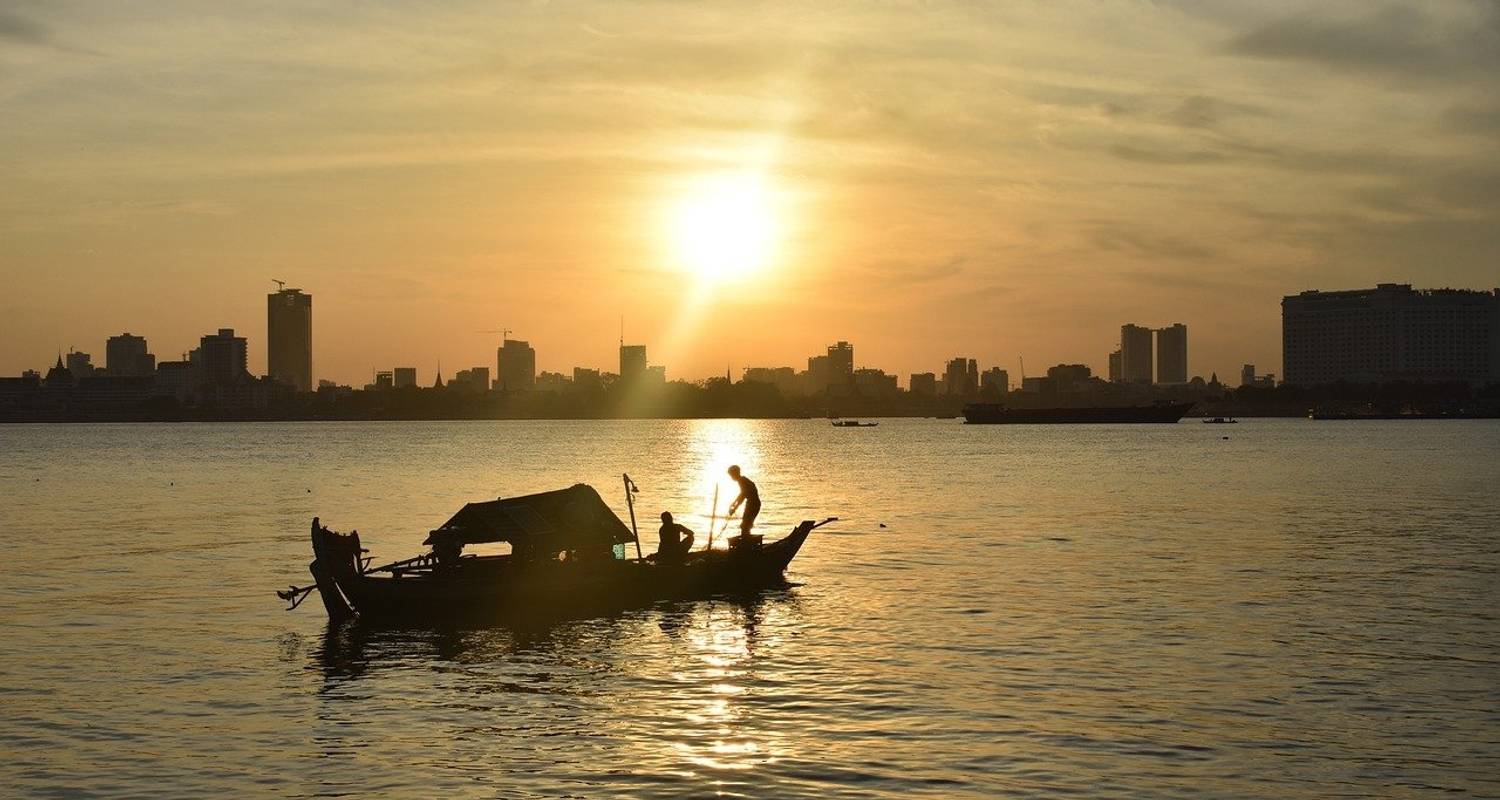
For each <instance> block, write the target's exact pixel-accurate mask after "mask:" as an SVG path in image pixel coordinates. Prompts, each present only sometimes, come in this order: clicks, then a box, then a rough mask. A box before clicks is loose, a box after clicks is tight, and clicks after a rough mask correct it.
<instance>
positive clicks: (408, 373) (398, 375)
mask: <svg viewBox="0 0 1500 800" xmlns="http://www.w3.org/2000/svg"><path fill="white" fill-rule="evenodd" d="M391 385H392V386H393V387H394V388H397V389H405V388H406V387H408V386H412V387H415V386H416V385H417V368H416V367H396V368H395V369H393V370H391Z"/></svg>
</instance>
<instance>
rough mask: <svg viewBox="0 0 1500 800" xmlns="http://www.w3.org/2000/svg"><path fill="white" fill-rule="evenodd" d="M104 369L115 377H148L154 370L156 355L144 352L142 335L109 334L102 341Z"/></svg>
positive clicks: (144, 340) (144, 343)
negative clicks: (109, 335)
mask: <svg viewBox="0 0 1500 800" xmlns="http://www.w3.org/2000/svg"><path fill="white" fill-rule="evenodd" d="M104 371H105V372H107V373H109V374H110V375H113V376H115V377H149V376H151V375H152V374H154V373H155V372H156V356H154V355H151V354H150V353H148V352H146V338H145V337H144V336H133V335H131V334H129V333H122V334H120V335H119V336H111V337H109V340H108V341H106V342H105V343H104Z"/></svg>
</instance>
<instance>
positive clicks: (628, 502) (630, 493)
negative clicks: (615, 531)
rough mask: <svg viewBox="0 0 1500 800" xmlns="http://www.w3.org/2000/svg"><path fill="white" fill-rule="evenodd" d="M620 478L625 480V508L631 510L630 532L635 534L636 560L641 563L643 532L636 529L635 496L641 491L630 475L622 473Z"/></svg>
mask: <svg viewBox="0 0 1500 800" xmlns="http://www.w3.org/2000/svg"><path fill="white" fill-rule="evenodd" d="M620 477H621V478H624V479H625V507H626V508H629V509H630V532H631V533H633V534H635V559H636V560H637V561H641V560H643V558H644V557H643V556H642V555H641V532H640V531H639V530H636V527H635V496H634V495H635V493H636V492H637V491H639V489H637V488H636V485H635V481H633V480H631V479H630V476H629V475H627V474H625V473H623V472H622V473H620Z"/></svg>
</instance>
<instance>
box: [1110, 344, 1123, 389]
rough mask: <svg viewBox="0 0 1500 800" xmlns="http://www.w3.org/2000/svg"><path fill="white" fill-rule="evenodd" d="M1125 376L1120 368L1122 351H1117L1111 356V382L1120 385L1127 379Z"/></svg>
mask: <svg viewBox="0 0 1500 800" xmlns="http://www.w3.org/2000/svg"><path fill="white" fill-rule="evenodd" d="M1124 374H1125V373H1124V370H1123V369H1121V366H1120V351H1119V350H1116V351H1114V352H1113V353H1110V354H1109V382H1110V383H1119V382H1120V381H1122V380H1124V379H1125V378H1124Z"/></svg>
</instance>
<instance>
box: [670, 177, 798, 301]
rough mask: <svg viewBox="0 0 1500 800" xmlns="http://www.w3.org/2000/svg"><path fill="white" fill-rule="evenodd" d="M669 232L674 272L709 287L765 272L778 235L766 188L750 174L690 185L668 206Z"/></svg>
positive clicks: (761, 178)
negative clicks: (682, 272)
mask: <svg viewBox="0 0 1500 800" xmlns="http://www.w3.org/2000/svg"><path fill="white" fill-rule="evenodd" d="M668 227H669V234H670V238H671V244H672V254H673V258H674V259H675V260H676V262H677V265H678V267H680V268H681V269H682V270H683V271H685V272H688V273H690V274H692V275H694V276H696V277H697V278H698V279H699V280H700V281H703V282H705V283H710V284H717V283H723V282H725V281H729V280H734V279H737V278H741V277H744V276H746V275H749V274H752V273H754V272H757V271H759V270H761V269H764V268H765V267H766V266H767V265H768V264H769V263H770V262H771V261H772V259H773V258H774V257H775V251H776V245H777V238H778V236H779V233H780V232H779V225H778V220H777V215H776V208H775V203H774V201H773V198H772V194H771V191H770V188H769V187H768V186H767V185H766V180H765V178H764V177H763V176H761V175H757V174H754V173H724V174H718V175H709V176H704V177H701V178H699V179H697V180H695V181H693V182H692V183H691V184H690V185H688V186H687V187H686V189H685V190H684V191H683V192H682V193H681V195H680V196H679V197H678V198H677V200H676V202H675V203H674V204H673V205H672V207H671V209H670V212H669V214H668Z"/></svg>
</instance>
